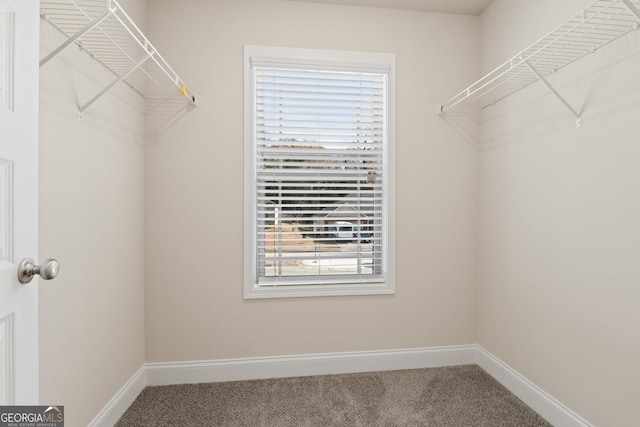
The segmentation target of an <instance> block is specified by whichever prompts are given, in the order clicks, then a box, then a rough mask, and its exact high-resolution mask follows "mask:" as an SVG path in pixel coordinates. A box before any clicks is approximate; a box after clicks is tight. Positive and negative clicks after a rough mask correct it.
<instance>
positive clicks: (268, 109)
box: [254, 67, 386, 286]
mask: <svg viewBox="0 0 640 427" xmlns="http://www.w3.org/2000/svg"><path fill="white" fill-rule="evenodd" d="M254 76H255V94H256V100H255V101H256V102H255V150H256V151H255V158H256V188H255V190H256V208H257V210H256V213H257V215H256V218H257V223H256V246H257V247H256V249H257V250H256V266H257V272H256V273H257V277H258V283H259V284H260V285H262V286H270V285H276V284H277V285H280V286H281V285H287V284H289V285H295V284H306V283H357V282H364V281H367V282H372V281H382V279H383V276H382V273H383V271H382V265H383V264H384V263H383V256H384V253H383V248H384V242H383V238H384V230H383V229H382V225H383V224H384V218H383V215H384V212H385V210H384V203H385V201H384V191H383V189H384V181H383V180H384V178H385V175H384V174H385V171H384V160H385V142H386V141H385V123H386V116H385V114H386V111H385V97H386V75H385V74H379V73H378V74H376V73H360V72H336V71H329V70H322V69H309V68H308V67H307V68H305V69H295V68H279V67H255V69H254Z"/></svg>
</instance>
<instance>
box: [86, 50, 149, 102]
mask: <svg viewBox="0 0 640 427" xmlns="http://www.w3.org/2000/svg"><path fill="white" fill-rule="evenodd" d="M154 53H155V52H149V53H147V54H146V55H145V56H144V57H142V59H141V60H140V61H138V62H137V63H136V65H134V66H133V68H131V69H130V70H129V71H127V72H126V73H124V74H122V75H121V76H120V77H118V78H117V79H115V80H114V81H112V82H111V83H109V85H107V87H105V88H104V89H102V90H101V91H100V92H99V93H98V94H97V95H96V96H94V97H93V98H91V99H90V100H89V101H87V102H86V103H85V104H84V105H83V106H82V107H80V108H79V109H78V111H79V112H80V113H82V112H83V111H84V110H86V109H87V108H88V107H89V106H90V105H91V104H93V103H94V102H96V101H97V100H98V98H100V97H101V96H102V95H104V94H105V93H107V91H108V90H109V89H111V88H112V87H114V86H115V85H117V84H118V83H120V82H121V81H123V80H124V79H126V78H127V77H129V74H131V73H133V72H134V71H135V70H137V69H138V68H139V67H140V66H141V65H142V64H144V63H145V62H146V61H147V59H149V58H151V57H152V56H153V54H154Z"/></svg>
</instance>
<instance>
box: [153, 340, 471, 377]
mask: <svg viewBox="0 0 640 427" xmlns="http://www.w3.org/2000/svg"><path fill="white" fill-rule="evenodd" d="M476 352H477V348H476V346H475V345H468V346H453V347H435V348H423V349H409V350H383V351H365V352H349V353H325V354H309V355H300V356H280V357H256V358H247V359H225V360H212V361H200V362H176V363H147V364H146V368H147V384H148V385H168V384H182V383H198V382H219V381H238V380H250V379H263V378H284V377H299V376H308V375H327V374H345V373H355V372H372V371H393V370H398V369H418V368H430V367H440V366H454V365H467V364H474V363H476V362H475V360H476Z"/></svg>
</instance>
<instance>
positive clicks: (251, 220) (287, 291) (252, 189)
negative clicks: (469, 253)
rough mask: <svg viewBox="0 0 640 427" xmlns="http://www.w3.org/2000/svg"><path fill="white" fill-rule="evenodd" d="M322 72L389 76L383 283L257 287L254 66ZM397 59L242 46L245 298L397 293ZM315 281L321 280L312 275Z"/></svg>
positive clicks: (383, 55)
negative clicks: (371, 73)
mask: <svg viewBox="0 0 640 427" xmlns="http://www.w3.org/2000/svg"><path fill="white" fill-rule="evenodd" d="M256 64H260V65H273V66H288V67H319V68H320V69H331V70H334V71H337V70H344V71H356V72H380V73H386V74H387V79H388V80H387V99H386V104H385V108H386V111H387V121H386V126H385V130H386V135H385V143H386V146H385V157H384V160H383V161H384V163H383V165H384V166H383V167H384V183H383V198H384V205H383V245H384V247H383V254H384V259H383V280H382V281H376V282H371V283H368V282H364V283H362V282H361V283H343V284H336V283H330V279H328V280H327V283H317V279H316V283H309V284H295V285H281V286H273V285H271V286H261V285H259V284H258V277H257V266H256V259H257V256H256V252H257V239H256V223H257V218H256V217H257V213H256V212H257V197H256V147H255V132H256V93H255V75H254V66H255V65H256ZM395 68H396V56H395V54H388V53H371V52H352V51H336V50H320V49H299V48H282V47H269V46H249V45H247V46H245V47H244V180H245V182H244V280H243V282H244V287H243V288H244V292H243V293H244V298H245V299H256V298H287V297H316V296H345V295H388V294H395V292H396V285H395V241H396V236H395V234H396V233H395V210H396V207H395V112H396V107H395V94H396V87H395V86H396V84H395V74H396V70H395ZM310 277H317V276H310Z"/></svg>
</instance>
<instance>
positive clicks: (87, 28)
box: [40, 9, 113, 67]
mask: <svg viewBox="0 0 640 427" xmlns="http://www.w3.org/2000/svg"><path fill="white" fill-rule="evenodd" d="M112 13H113V10H112V9H109V10H107V11H106V12H105V13H104V14H102V15H101V16H99V17H97V18H96V19H94V20H93V21H91V22H89V23H88V24H87V25H85V27H84V28H82V29H81V30H80V31H78V32H77V33H75V34H74V35H73V36H71V37H70V38H68V39H67V40H66V41H65V42H64V43H62V44H61V45H60V46H58V47H57V48H55V49H54V50H52V51H51V52H50V53H49V54H48V55H47V56H45V57H44V58H42V59H41V60H40V66H41V67H42V66H43V65H44V64H46V63H47V62H48V61H49V60H50V59H51V58H53V57H54V56H56V55H57V54H58V53H60V52H61V51H62V50H63V49H64V48H66V47H67V46H69V45H70V44H71V43H73V42H75V41H76V40H78V39H79V38H80V37H82V36H84V35H85V34H87V33H88V32H89V31H91V30H93V29H94V28H95V27H96V26H98V25H100V24H101V23H102V21H104V20H105V19H107V18H108V17H109V15H111V14H112Z"/></svg>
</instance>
